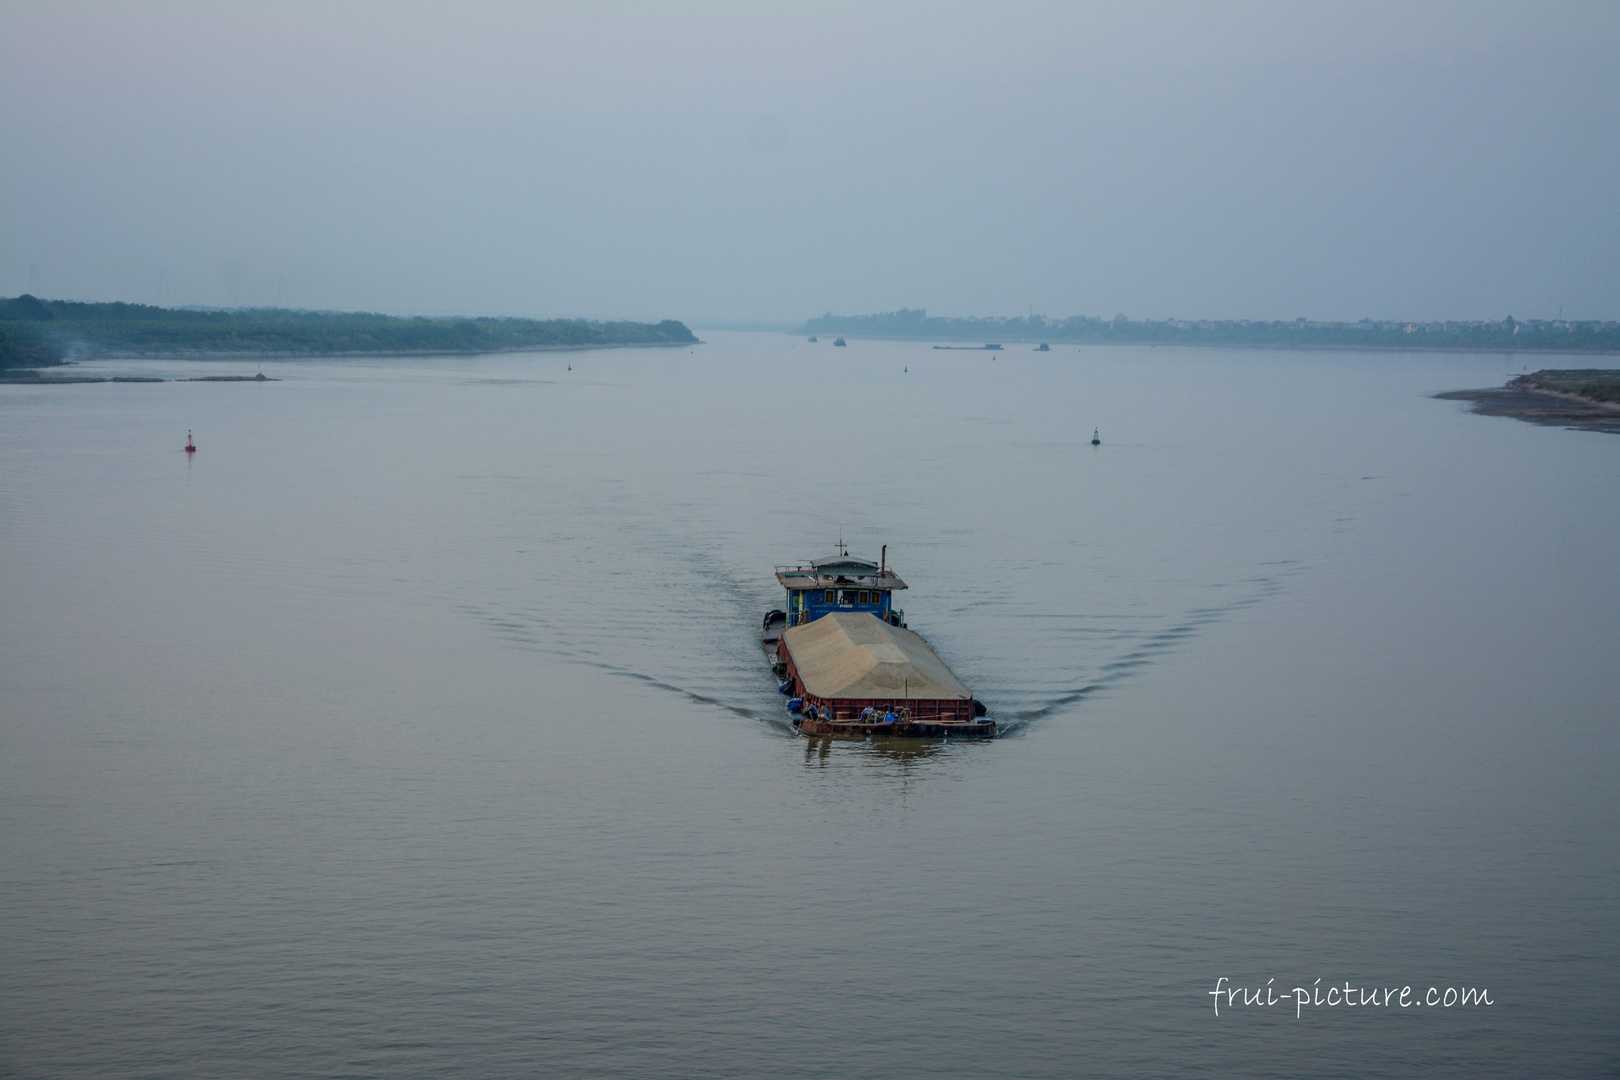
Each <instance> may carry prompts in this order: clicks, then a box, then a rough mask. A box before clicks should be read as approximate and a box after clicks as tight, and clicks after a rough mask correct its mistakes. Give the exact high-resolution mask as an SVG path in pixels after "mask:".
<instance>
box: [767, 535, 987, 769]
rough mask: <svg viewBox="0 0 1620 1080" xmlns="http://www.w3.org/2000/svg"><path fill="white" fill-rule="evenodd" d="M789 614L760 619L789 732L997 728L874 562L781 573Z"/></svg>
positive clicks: (894, 581) (826, 563) (971, 734)
mask: <svg viewBox="0 0 1620 1080" xmlns="http://www.w3.org/2000/svg"><path fill="white" fill-rule="evenodd" d="M776 579H777V581H778V582H779V583H780V584H781V585H782V587H783V589H784V590H785V591H786V593H787V609H786V610H785V611H783V610H777V611H772V612H770V613H769V614H768V615H766V616H765V625H764V629H763V631H762V633H761V643H762V645H763V646H764V648H765V654H766V657H767V658H768V659H769V661H770V663H771V670H772V671H773V672H775V674H776V676H777V677H778V678H779V679H782V680H783V681H782V683H781V685H780V687H779V688H778V689H780V690H781V692H782V693H784V694H786V695H787V696H788V698H789V701H788V709H789V711H790V712H791V713H792V714H793V727H794V730H796V731H798V732H799V733H801V734H804V735H838V736H847V737H856V738H866V737H872V736H878V737H895V738H938V737H949V736H959V737H967V738H981V739H982V738H989V737H991V736H993V735H995V734H996V724H995V721H993V720H991V719H989V718H988V717H986V716H985V708H984V706H983V705H982V704H980V703H979V702H978V701H977V700H975V699H974V697H973V694H972V692H971V691H969V690H968V688H967V687H966V686H965V685H963V683H962V681H961V680H960V679H958V678H957V677H956V676H955V675H954V674H953V673H952V672H951V669H950V668H948V667H947V666H946V665H945V662H944V661H943V660H941V659H940V658H939V657H938V656H936V655H934V651H933V650H932V649H931V648H929V647H928V643H927V642H926V641H924V640H923V639H922V637H921V636H920V635H918V634H916V633H914V632H913V631H911V630H910V629H908V628H907V627H906V623H905V613H904V612H902V611H900V610H899V609H898V608H896V607H895V606H894V602H893V597H894V593H895V592H897V591H899V590H900V589H904V588H905V587H906V583H905V582H904V581H901V580H900V577H899V575H897V574H895V573H894V572H893V571H892V570H890V569H889V568H888V549H887V548H886V547H885V548H884V551H883V556H882V557H881V559H880V561H879V562H875V563H874V562H870V561H868V560H866V559H859V558H852V557H850V555H849V553H848V551H845V550H842V549H841V551H840V554H838V555H836V556H834V557H833V558H830V559H818V560H816V561H814V562H812V563H810V564H809V565H807V566H806V565H800V566H779V567H777V568H776Z"/></svg>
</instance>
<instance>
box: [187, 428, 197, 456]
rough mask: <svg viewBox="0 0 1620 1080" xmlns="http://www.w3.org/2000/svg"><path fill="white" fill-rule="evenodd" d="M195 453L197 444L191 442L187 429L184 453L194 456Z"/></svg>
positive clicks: (189, 430)
mask: <svg viewBox="0 0 1620 1080" xmlns="http://www.w3.org/2000/svg"><path fill="white" fill-rule="evenodd" d="M196 452H197V444H196V443H194V442H192V441H191V429H190V428H187V429H186V453H188V454H195V453H196Z"/></svg>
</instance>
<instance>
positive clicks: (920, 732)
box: [793, 716, 996, 739]
mask: <svg viewBox="0 0 1620 1080" xmlns="http://www.w3.org/2000/svg"><path fill="white" fill-rule="evenodd" d="M793 729H794V730H795V731H797V732H798V733H799V734H800V735H830V736H833V737H835V738H846V739H871V738H879V739H882V738H889V739H939V738H956V739H993V738H995V737H996V722H995V721H994V720H991V719H988V718H986V717H980V718H979V719H977V720H970V721H966V722H963V721H960V720H947V721H934V720H897V721H895V722H894V723H892V724H863V723H861V722H860V721H858V720H812V719H810V718H809V717H806V716H795V717H794V718H793Z"/></svg>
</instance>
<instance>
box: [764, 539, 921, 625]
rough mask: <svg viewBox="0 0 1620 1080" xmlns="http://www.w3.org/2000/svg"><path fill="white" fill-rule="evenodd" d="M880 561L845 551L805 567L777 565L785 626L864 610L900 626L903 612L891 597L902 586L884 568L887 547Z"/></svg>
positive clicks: (886, 568)
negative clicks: (784, 600)
mask: <svg viewBox="0 0 1620 1080" xmlns="http://www.w3.org/2000/svg"><path fill="white" fill-rule="evenodd" d="M883 554H884V558H883V560H882V561H881V562H870V561H868V560H866V559H856V558H852V557H851V556H850V555H849V553H848V552H845V553H843V554H841V555H834V556H833V557H832V558H830V559H816V560H814V561H813V562H811V563H810V565H809V566H778V567H777V568H776V580H777V581H779V582H781V584H782V588H783V589H785V590H787V624H788V625H789V626H800V625H802V624H804V623H808V622H815V621H816V620H817V619H819V618H821V617H822V616H823V615H829V614H831V613H832V612H835V611H868V612H871V613H872V614H873V615H876V616H877V617H878V618H880V619H882V620H883V621H884V622H887V623H890V624H892V625H894V626H904V625H905V624H906V623H905V612H903V611H901V610H899V609H898V608H896V607H895V606H894V594H895V592H897V591H898V590H900V589H903V588H905V587H906V583H905V582H903V581H901V580H900V577H899V575H897V574H896V573H895V572H894V571H893V570H890V569H889V568H888V565H887V563H888V559H887V556H888V548H887V547H885V548H884V552H883Z"/></svg>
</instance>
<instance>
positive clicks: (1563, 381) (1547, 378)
mask: <svg viewBox="0 0 1620 1080" xmlns="http://www.w3.org/2000/svg"><path fill="white" fill-rule="evenodd" d="M1513 381H1514V382H1515V383H1517V384H1518V385H1519V386H1522V387H1524V388H1525V389H1527V390H1551V391H1553V392H1554V393H1559V394H1575V395H1576V396H1578V397H1583V398H1590V399H1591V400H1593V401H1608V402H1614V403H1616V404H1620V370H1612V369H1604V368H1583V369H1563V370H1556V369H1555V370H1547V371H1537V372H1535V373H1534V374H1531V375H1521V376H1519V377H1518V378H1517V379H1514V380H1513Z"/></svg>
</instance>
